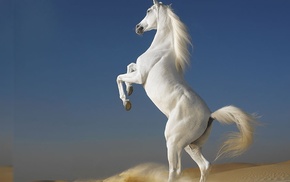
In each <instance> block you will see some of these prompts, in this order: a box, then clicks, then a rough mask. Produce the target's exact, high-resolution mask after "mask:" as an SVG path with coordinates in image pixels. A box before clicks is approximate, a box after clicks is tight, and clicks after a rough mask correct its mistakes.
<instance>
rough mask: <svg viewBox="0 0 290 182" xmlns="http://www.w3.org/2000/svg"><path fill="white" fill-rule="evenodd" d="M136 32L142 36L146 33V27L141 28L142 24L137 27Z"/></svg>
mask: <svg viewBox="0 0 290 182" xmlns="http://www.w3.org/2000/svg"><path fill="white" fill-rule="evenodd" d="M135 31H136V33H137V34H138V35H142V34H143V33H144V27H143V26H141V25H140V24H138V25H136V30H135Z"/></svg>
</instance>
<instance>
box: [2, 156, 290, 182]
mask: <svg viewBox="0 0 290 182" xmlns="http://www.w3.org/2000/svg"><path fill="white" fill-rule="evenodd" d="M12 171H13V169H12V167H0V182H12V181H13V172H12ZM167 176H168V171H167V166H164V165H159V164H154V163H146V164H141V165H138V166H136V167H133V168H131V169H128V170H126V171H124V172H122V173H120V174H117V175H115V176H112V177H109V178H107V179H102V180H77V181H75V182H166V180H167ZM199 176H200V174H199V169H198V168H191V169H185V170H183V172H182V176H181V177H180V179H179V180H177V182H198V181H199ZM227 181H230V182H290V161H286V162H281V163H276V164H248V163H229V164H215V165H213V166H212V168H211V171H210V175H209V176H208V180H207V182H227ZM35 182H65V181H62V180H56V181H50V180H39V181H35Z"/></svg>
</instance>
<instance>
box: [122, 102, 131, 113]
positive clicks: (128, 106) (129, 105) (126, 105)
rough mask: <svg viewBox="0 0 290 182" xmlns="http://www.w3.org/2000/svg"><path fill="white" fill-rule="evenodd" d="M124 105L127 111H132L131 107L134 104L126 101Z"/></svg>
mask: <svg viewBox="0 0 290 182" xmlns="http://www.w3.org/2000/svg"><path fill="white" fill-rule="evenodd" d="M123 105H124V107H125V109H126V111H130V109H131V107H132V104H131V102H130V101H125V102H124V103H123Z"/></svg>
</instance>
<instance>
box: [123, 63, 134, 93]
mask: <svg viewBox="0 0 290 182" xmlns="http://www.w3.org/2000/svg"><path fill="white" fill-rule="evenodd" d="M134 71H136V63H130V64H129V65H128V66H127V73H132V72H134ZM125 85H126V91H127V94H128V96H130V95H131V94H132V93H133V86H132V83H128V82H125Z"/></svg>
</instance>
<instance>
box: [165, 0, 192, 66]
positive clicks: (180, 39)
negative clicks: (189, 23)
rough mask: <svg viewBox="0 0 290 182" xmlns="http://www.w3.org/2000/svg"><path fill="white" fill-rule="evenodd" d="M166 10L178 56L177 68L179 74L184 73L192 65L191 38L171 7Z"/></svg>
mask: <svg viewBox="0 0 290 182" xmlns="http://www.w3.org/2000/svg"><path fill="white" fill-rule="evenodd" d="M166 9H167V15H168V17H169V18H170V22H171V26H172V27H171V28H172V30H173V42H174V52H175V55H176V60H175V66H176V68H177V70H178V71H179V72H184V71H185V69H186V67H187V66H189V65H190V60H189V57H190V53H189V51H188V46H189V45H191V42H190V36H189V34H188V32H187V28H186V26H185V25H184V23H182V22H181V21H180V19H179V17H178V16H177V15H176V14H175V13H174V12H173V10H172V9H171V7H170V6H166Z"/></svg>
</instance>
